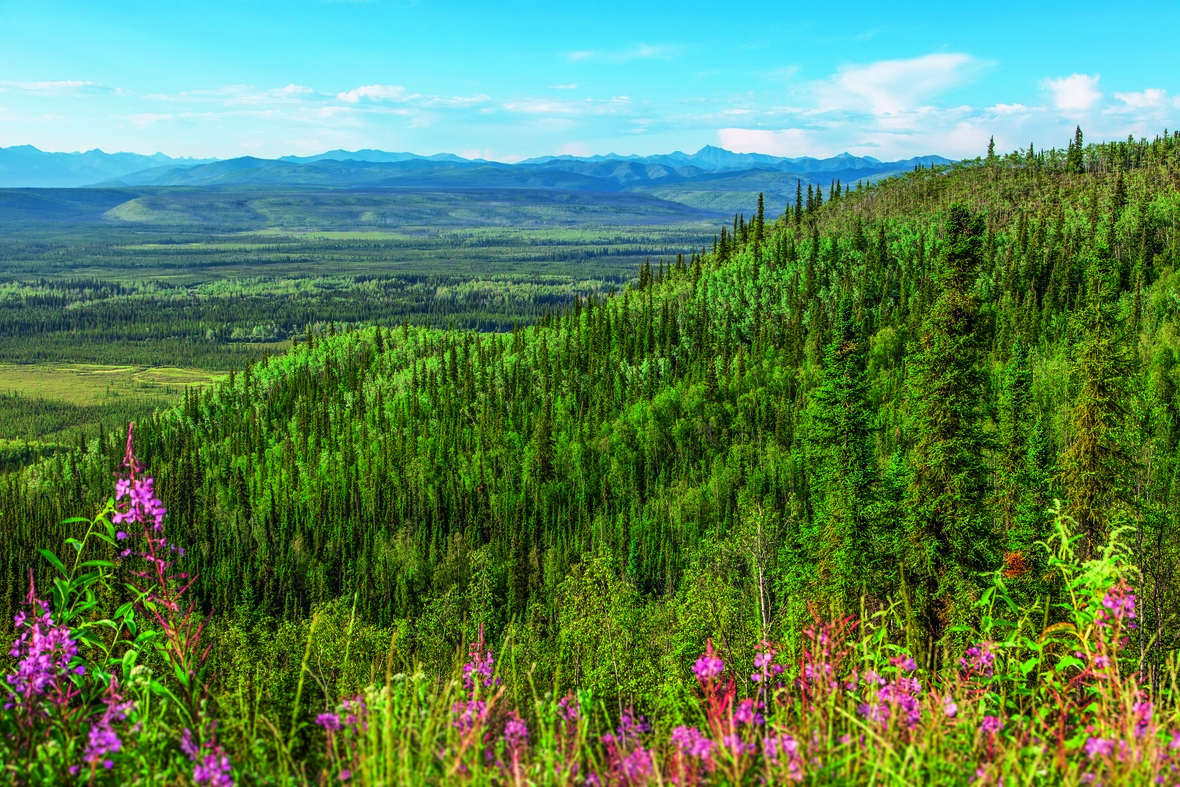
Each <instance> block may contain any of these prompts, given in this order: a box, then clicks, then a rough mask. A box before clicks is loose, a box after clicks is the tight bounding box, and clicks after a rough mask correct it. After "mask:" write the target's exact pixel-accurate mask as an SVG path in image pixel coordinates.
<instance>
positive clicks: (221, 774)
mask: <svg viewBox="0 0 1180 787" xmlns="http://www.w3.org/2000/svg"><path fill="white" fill-rule="evenodd" d="M180 749H181V751H183V752H184V753H185V754H187V755H188V758H189V760H191V761H192V763H193V783H194V784H207V785H209V787H234V780H233V768H232V767H231V765H230V762H229V757H228V756H226V754H225V751H224V750H223V749H222V748H221V744H219V743H218V742H217V736H216V733H214V734H213V735H212V736H210V739H209V740H208V741H206V742H205V743H203V744H201V745H200V746H198V745H197V744H196V743H195V742H194V741H193V734H192V732H191V731H189V730H187V729H186V730H185V731H184V736H183V737H182V738H181V739H180Z"/></svg>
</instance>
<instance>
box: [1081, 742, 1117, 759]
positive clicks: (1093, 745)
mask: <svg viewBox="0 0 1180 787" xmlns="http://www.w3.org/2000/svg"><path fill="white" fill-rule="evenodd" d="M1082 748H1083V749H1084V750H1085V752H1086V756H1087V757H1089V758H1090V759H1091V760H1092V759H1094V758H1095V757H1109V756H1110V755H1112V754H1114V741H1112V740H1107V739H1106V738H1087V739H1086V745H1085V746H1083V747H1082Z"/></svg>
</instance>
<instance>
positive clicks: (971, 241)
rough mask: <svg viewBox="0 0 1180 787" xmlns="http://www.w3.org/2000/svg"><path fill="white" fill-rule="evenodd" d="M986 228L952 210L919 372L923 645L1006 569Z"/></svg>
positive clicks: (911, 534) (907, 553) (906, 555)
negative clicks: (988, 353) (993, 496)
mask: <svg viewBox="0 0 1180 787" xmlns="http://www.w3.org/2000/svg"><path fill="white" fill-rule="evenodd" d="M983 237H984V228H983V221H982V220H981V219H980V217H978V216H976V215H973V214H972V213H971V212H970V211H969V210H968V209H967V208H966V207H965V206H962V205H955V206H952V207H951V208H950V211H949V215H948V218H947V224H946V239H945V241H944V244H945V245H944V247H943V251H942V259H941V265H942V271H941V277H940V278H941V281H940V284H941V286H942V295H941V297H940V298H939V299H938V301H937V303H936V304H935V305H934V307H933V309H931V311H930V314H929V316H928V317H927V318H926V320H925V323H924V325H923V326H922V331H921V334H920V337H919V340H918V345H917V347H916V350H917V353H916V358H915V359H914V361H913V366H912V369H911V372H910V381H909V387H910V395H909V403H910V404H909V406H910V408H911V422H910V430H911V433H912V435H913V439H914V447H913V450H912V452H911V455H910V485H909V489H908V508H909V513H908V516H907V517H906V520H905V523H904V527H905V533H904V538H903V539H902V550H903V551H902V554H901V555H900V558H901V565H902V568H903V570H904V572H905V576H904V581H905V583H906V586H907V592H908V593H909V594H910V596H911V598H912V604H913V608H914V614H915V616H916V621H915V622H916V624H917V625H918V626H919V627H920V631H921V634H922V635H923V638H924V640H925V641H924V642H918V643H915V644H916V645H917V646H918V647H921V648H922V649H923V651H924V652H925V654H926V657H927V658H928V659H930V661H929V666H932V667H933V666H935V659H936V655H935V654H936V651H935V644H936V643H937V642H938V641H939V640H940V639H941V637H942V635H943V632H944V631H945V630H946V628H947V627H948V626H953V625H961V624H966V623H968V622H969V621H970V620H971V616H972V614H973V606H974V602H975V600H976V599H977V598H978V593H979V589H980V584H981V581H982V574H983V572H986V571H989V570H992V569H994V568H995V567H996V566H997V564H998V562H999V556H998V549H997V537H996V534H995V532H994V530H993V528H992V527H991V522H990V519H989V517H988V514H987V511H986V507H985V502H986V499H987V494H988V484H987V471H986V468H985V466H984V461H983V452H984V448H985V446H986V445H987V442H988V440H987V436H986V435H985V434H984V431H983V412H982V409H983V408H982V405H983V392H984V388H985V379H986V378H985V375H984V372H983V366H982V360H983V358H982V355H983V346H982V345H983V341H982V340H983V336H982V329H983V325H982V318H981V315H980V304H979V298H978V296H977V295H976V292H975V281H976V276H977V275H978V269H979V265H980V260H981V246H982V241H983Z"/></svg>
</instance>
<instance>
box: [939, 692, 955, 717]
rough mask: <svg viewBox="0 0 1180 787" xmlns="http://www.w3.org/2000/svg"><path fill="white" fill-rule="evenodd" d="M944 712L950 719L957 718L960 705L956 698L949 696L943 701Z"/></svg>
mask: <svg viewBox="0 0 1180 787" xmlns="http://www.w3.org/2000/svg"><path fill="white" fill-rule="evenodd" d="M942 712H943V713H944V714H945V715H946V717H947V718H948V719H953V718H955V714H956V713H958V712H959V705H958V703H956V702H955V698H954V697H951V696H947V697H945V698H944V699H943V701H942Z"/></svg>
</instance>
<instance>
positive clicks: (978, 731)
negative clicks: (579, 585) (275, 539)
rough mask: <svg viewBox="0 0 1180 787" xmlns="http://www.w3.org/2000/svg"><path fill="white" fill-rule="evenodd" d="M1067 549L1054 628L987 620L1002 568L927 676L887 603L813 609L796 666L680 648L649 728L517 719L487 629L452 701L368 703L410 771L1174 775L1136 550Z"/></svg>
mask: <svg viewBox="0 0 1180 787" xmlns="http://www.w3.org/2000/svg"><path fill="white" fill-rule="evenodd" d="M1067 546H1068V542H1066V543H1063V547H1062V550H1063V551H1060V552H1059V553H1058V554H1057V559H1056V560H1055V561H1050V563H1051V565H1053V566H1054V567H1055V570H1057V571H1059V572H1060V573H1061V590H1060V593H1059V595H1058V596H1057V597H1056V598H1057V601H1055V602H1054V606H1053V607H1051V609H1050V614H1049V615H1048V617H1049V621H1050V622H1049V624H1048V625H1047V626H1046V625H1045V624H1044V623H1043V622H1042V621H1043V620H1044V618H1045V617H1046V615H1045V613H1044V611H1043V610H1042V611H1040V612H1036V611H1035V610H1034V612H1033V613H1026V614H1024V615H1023V616H1021V617H1020V618H1019V619H1017V620H1006V619H1003V618H1002V617H1000V615H999V614H998V613H999V612H1003V611H1004V610H1012V609H1018V608H1017V607H1015V606H1013V605H1012V604H1010V603H1009V602H1010V601H1011V600H1010V599H1007V597H1006V595H1005V594H1006V593H1007V591H1006V589H1005V588H1004V586H1003V584H1002V581H1001V579H1002V577H999V576H997V578H996V583H995V586H994V587H993V588H991V589H989V590H988V591H987V592H985V593H984V594H982V597H981V600H980V607H979V616H980V621H981V625H980V628H979V630H978V632H977V633H976V638H975V641H974V642H972V643H971V644H970V645H969V646H968V647H966V648H965V649H964V651H963V652H961V653H959V654H957V655H956V656H949V655H948V657H947V658H946V659H944V662H943V663H944V665H945V666H944V668H943V669H942V670H941V671H939V672H937V673H931V672H928V671H923V670H921V669H919V668H918V667H917V665H916V664H915V659H914V658H913V657H912V655H911V654H909V653H908V652H906V651H905V649H904V648H902V647H901V646H899V645H898V644H896V643H895V642H894V641H893V639H892V633H896V632H897V631H899V630H900V628H899V627H898V626H897V625H896V622H893V623H892V624H891V622H890V618H889V615H891V614H894V613H893V612H891V611H889V610H886V611H884V612H883V613H881V614H879V615H877V616H874V617H872V618H870V619H868V620H864V621H862V620H856V619H852V618H848V619H841V620H836V621H826V620H823V619H817V620H816V621H815V622H814V623H813V624H812V625H810V626H809V627H808V628H807V629H806V631H805V632H804V639H803V643H802V647H798V648H796V649H795V652H796V653H799V654H800V655H799V658H798V660H797V661H795V662H794V663H793V664H790V665H788V664H786V663H785V662H783V661H782V660H781V656H780V654H781V653H782V652H784V649H783V648H780V647H778V646H776V645H774V644H772V643H769V642H763V643H760V644H759V646H758V647H757V648H756V649H755V651H754V653H753V654H752V655H753V656H754V670H753V671H752V672H751V671H742V672H740V673H739V671H738V670H735V669H734V668H733V666H732V664H731V663H727V661H732V659H733V658H734V657H733V656H730V655H726V656H725V657H724V658H723V656H722V654H721V653H720V652H719V651H718V650H717V649H715V648H714V647H713V643H712V642H708V643H707V644H706V646H705V649H704V652H703V653H701V654H700V655H699V657H698V658H696V659H695V661H693V662H690V663H688V664H686V665H685V671H684V679H686V680H687V682H688V684H689V686H691V687H692V691H691V695H690V696H691V699H690V700H689V701H688V702H687V703H683V704H680V705H679V706H678V707H677V708H676V709H675V714H676V716H675V719H676V720H675V721H670V720H668V721H665V723H664V724H660V722H661V721H662V720H664V719H667V717H666V716H665V717H664V719H661V718H660V716H663V713H660V714H657V716H656V718H655V719H654V721H655V724H654V725H649V724H648V723H647V721H645V720H644V719H643V718H641V717H640V716H639V715H638V714H637V713H635V712H634V711H633V710H627V711H626V712H624V713H622V714H620V717H619V718H617V719H610V718H608V715H607V714H606V712H605V708H599V709H595V708H594V706H593V705H589V704H587V703H584V702H583V703H578V702H577V701H576V700H575V699H574V698H573V697H572V696H569V695H567V696H566V697H563V698H561V699H560V701H558V700H557V699H555V698H554V695H546V696H545V697H544V698H537V696H536V693H535V691H534V699H535V704H534V708H533V711H534V712H533V714H532V716H531V717H526V716H525V715H523V714H522V715H519V716H518V715H516V714H515V713H513V710H512V709H509V708H505V707H502V706H503V705H507V703H506V702H503V701H502V700H501V701H497V702H496V703H495V704H496V710H497V711H498V712H497V713H492V712H491V711H490V710H489V708H490V706H491V705H492V703H491V702H489V703H488V704H487V705H481V704H480V703H481V702H483V701H485V698H488V695H489V693H490V694H492V695H493V697H492V699H494V700H499V698H500V697H501V695H500V692H499V686H498V684H497V683H496V680H495V674H494V670H493V666H494V663H495V661H494V659H493V658H492V654H491V650H490V649H489V648H488V647H487V646H486V644H485V643H484V642H483V641H482V639H481V640H477V641H476V642H475V643H474V644H473V646H472V649H471V654H470V658H469V660H468V663H467V666H466V669H465V670H464V674H463V677H464V679H465V680H464V682H463V688H464V693H463V695H462V699H461V701H455V700H454V699H453V695H451V694H449V693H447V691H442V692H440V693H438V694H435V695H433V697H434V698H433V699H432V695H431V694H430V693H429V692H423V691H422V688H421V687H422V686H423V685H424V684H423V682H421V681H418V682H410V681H408V680H403V681H401V682H394V683H387V684H386V687H385V688H384V689H383V691H386V692H390V696H391V697H397V699H396V700H394V701H393V703H392V704H393V705H396V706H399V707H402V708H406V709H407V710H406V711H404V712H402V713H400V714H399V715H397V716H395V717H393V718H388V719H387V718H385V717H384V716H382V714H384V713H385V712H386V711H385V710H384V708H385V707H386V705H385V703H377V702H370V703H369V707H370V711H369V717H368V724H369V725H370V727H371V728H373V729H389V730H390V733H389V734H388V737H386V738H384V739H383V740H388V741H397V743H395V744H393V745H394V746H395V750H396V751H398V752H410V751H414V750H415V747H418V748H422V749H425V751H426V752H427V753H428V755H427V756H426V757H425V758H419V759H417V760H415V761H414V762H415V770H413V771H409V772H407V771H403V773H407V774H408V775H410V776H412V778H410V779H409V780H410V781H414V780H415V779H417V780H418V781H420V782H423V783H440V784H451V783H469V784H499V785H509V784H519V783H523V782H529V783H533V784H538V785H541V784H545V785H565V784H578V785H597V786H598V787H604V786H605V785H618V786H619V787H622V786H623V785H626V786H627V787H638V786H639V785H657V784H662V785H677V786H678V787H683V786H691V787H695V786H696V785H713V784H718V785H720V784H726V785H759V784H796V783H798V784H816V785H818V784H852V785H860V784H866V785H867V784H907V785H908V784H914V783H938V784H956V785H959V784H972V785H991V784H999V783H1001V781H1002V782H1003V783H1005V784H1038V785H1041V784H1043V785H1050V784H1053V785H1057V784H1064V785H1090V784H1103V785H1122V784H1180V725H1178V723H1177V721H1178V720H1177V714H1176V709H1175V706H1174V703H1173V700H1172V699H1171V697H1170V696H1167V695H1166V694H1165V695H1153V694H1151V692H1150V682H1149V681H1146V680H1143V679H1142V678H1141V676H1139V675H1138V674H1136V672H1135V669H1136V666H1137V654H1136V653H1135V652H1133V651H1134V649H1133V648H1132V647H1131V644H1130V642H1129V640H1128V633H1129V632H1130V631H1131V627H1132V626H1133V625H1134V624H1135V622H1136V620H1137V614H1138V613H1137V608H1136V599H1135V597H1134V592H1133V591H1132V589H1131V578H1132V575H1133V572H1132V571H1131V569H1130V568H1129V566H1130V562H1129V560H1127V559H1126V558H1127V556H1126V554H1125V553H1123V552H1122V551H1120V549H1119V548H1117V545H1116V547H1114V548H1111V549H1108V550H1107V551H1106V552H1105V553H1104V554H1103V555H1101V556H1099V557H1097V558H1096V559H1095V560H1092V561H1088V562H1087V563H1085V564H1083V565H1078V564H1077V563H1076V562H1074V561H1073V560H1072V556H1070V555H1069V554H1068V553H1067V550H1065V547H1067ZM374 691H377V690H376V689H373V690H370V693H369V694H368V695H367V696H377V695H376V694H374V693H373V692H374ZM473 703H474V704H473ZM374 714H375V715H374ZM426 720H430V721H426ZM434 720H437V721H434ZM650 726H655V729H654V730H653V729H650ZM431 730H435V732H434V733H431V732H430V731H431ZM595 730H597V731H598V732H597V733H595V732H594V731H595ZM337 734H340V733H337ZM384 745H388V744H384V743H381V742H380V741H378V740H377V739H376V738H373V737H372V736H370V737H369V738H368V739H367V742H365V743H364V744H363V745H362V746H361V747H359V748H357V749H356V750H355V751H353V752H352V753H351V754H350V756H351V757H352V760H351V761H350V762H349V763H348V765H349V772H350V774H352V778H353V779H354V780H356V779H357V776H356V774H358V773H374V772H379V770H378V769H377V768H374V767H372V766H371V765H369V763H372V762H379V761H380V760H381V758H382V757H387V756H388V755H385V754H383V753H382V751H381V747H382V746H384ZM567 747H568V748H567ZM399 756H404V754H402V755H399ZM489 766H491V767H489ZM384 772H385V773H389V770H388V769H386V770H384ZM418 774H421V776H418ZM575 774H576V776H575ZM341 775H343V774H341ZM362 782H363V783H366V784H368V783H382V782H380V780H376V781H375V780H373V779H368V780H362ZM385 783H388V780H387V781H386V782H385Z"/></svg>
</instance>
